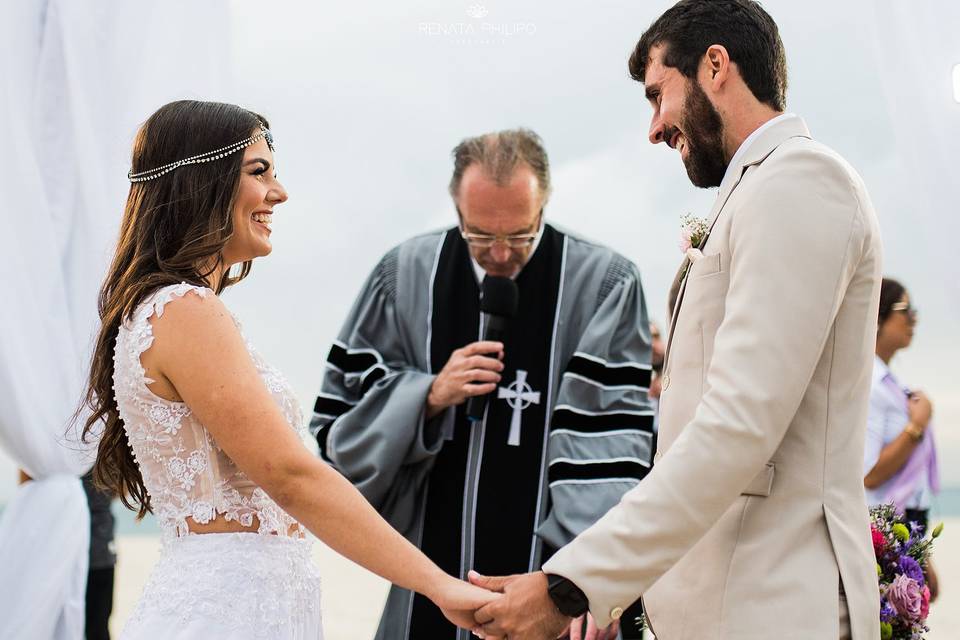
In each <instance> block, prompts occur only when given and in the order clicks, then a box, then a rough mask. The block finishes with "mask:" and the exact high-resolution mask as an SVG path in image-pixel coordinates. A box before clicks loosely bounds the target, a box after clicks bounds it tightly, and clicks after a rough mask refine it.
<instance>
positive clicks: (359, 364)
mask: <svg viewBox="0 0 960 640" xmlns="http://www.w3.org/2000/svg"><path fill="white" fill-rule="evenodd" d="M397 253H398V250H397V249H394V250H393V251H391V252H390V253H388V254H387V255H386V256H385V257H384V258H383V260H381V262H380V264H379V265H377V267H376V268H375V269H374V271H373V273H372V274H371V275H370V277H369V278H368V280H367V282H366V284H365V285H364V287H363V290H362V291H361V293H360V296H359V297H358V298H357V301H356V302H355V303H354V306H353V309H352V310H351V311H350V314H349V316H348V318H347V321H346V322H345V323H344V326H343V329H342V330H341V332H340V335H339V336H338V339H337V340H336V341H335V342H334V344H333V345H332V347H331V349H330V354H329V356H328V358H327V362H326V364H325V368H324V376H323V383H322V385H321V390H320V392H319V394H318V395H317V401H316V404H315V405H314V413H313V417H312V419H311V421H310V430H311V433H313V434H314V436H315V437H316V438H317V442H318V444H319V445H320V454H321V456H322V457H323V458H324V459H325V460H326V461H327V462H329V463H330V464H332V465H333V466H334V467H335V468H336V469H338V470H339V471H340V472H341V473H342V474H343V475H344V476H345V477H346V478H347V479H349V480H350V481H351V482H352V483H353V484H354V485H355V486H356V487H357V488H358V489H359V490H360V492H361V493H362V494H363V495H364V497H365V498H366V499H367V500H369V501H370V503H371V504H373V506H374V507H376V508H377V510H378V511H380V513H381V514H382V515H383V516H384V518H385V519H386V520H387V521H388V522H390V524H391V525H393V526H394V527H395V528H396V529H398V530H399V531H401V532H408V531H409V530H410V528H411V526H412V525H413V522H414V516H415V512H416V508H417V502H418V499H419V495H420V492H421V489H422V488H423V483H424V482H425V480H426V477H427V474H428V473H429V471H430V467H431V465H432V462H433V458H434V456H435V455H436V454H437V453H438V452H439V450H440V447H441V444H442V438H441V437H440V431H441V428H442V424H441V423H442V421H443V420H444V417H445V414H441V415H440V416H438V417H437V418H435V419H433V420H429V421H427V420H424V405H425V402H426V397H427V393H428V392H429V390H430V385H431V384H432V383H433V380H434V375H432V374H430V373H428V372H426V371H423V370H422V369H421V368H418V364H419V363H422V362H423V360H424V358H423V357H422V354H420V355H419V357H418V354H417V351H418V350H420V351H422V350H423V349H424V348H425V346H424V345H413V344H411V341H410V340H409V339H408V337H407V335H406V333H405V328H404V319H403V318H402V317H401V316H400V314H399V313H398V309H397ZM420 366H425V365H422V364H420Z"/></svg>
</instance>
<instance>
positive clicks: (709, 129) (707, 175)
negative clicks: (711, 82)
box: [645, 46, 728, 188]
mask: <svg viewBox="0 0 960 640" xmlns="http://www.w3.org/2000/svg"><path fill="white" fill-rule="evenodd" d="M662 58H663V46H658V47H654V48H653V49H651V51H650V62H649V64H648V65H647V71H646V75H645V81H646V82H645V84H646V91H647V100H649V102H650V106H651V107H652V108H653V117H652V118H651V121H650V142H651V143H653V144H659V143H661V142H663V143H665V144H666V145H667V146H668V147H670V148H671V149H676V150H677V151H678V152H679V153H680V159H681V160H682V161H683V165H684V167H686V169H687V176H688V177H689V178H690V182H692V183H693V184H694V186H697V187H704V188H706V187H716V186H719V185H720V182H721V181H722V180H723V174H724V173H725V172H726V170H727V164H728V160H727V158H726V157H725V156H724V150H723V119H722V118H721V116H720V113H719V112H718V111H717V109H716V108H715V107H714V106H713V104H712V103H711V102H710V99H709V98H708V97H707V94H706V93H704V91H703V89H702V88H701V86H700V83H699V82H698V81H697V80H696V79H695V78H687V77H685V76H684V75H683V74H681V73H680V72H679V71H678V70H677V69H675V68H673V67H667V66H665V65H664V64H663V62H662Z"/></svg>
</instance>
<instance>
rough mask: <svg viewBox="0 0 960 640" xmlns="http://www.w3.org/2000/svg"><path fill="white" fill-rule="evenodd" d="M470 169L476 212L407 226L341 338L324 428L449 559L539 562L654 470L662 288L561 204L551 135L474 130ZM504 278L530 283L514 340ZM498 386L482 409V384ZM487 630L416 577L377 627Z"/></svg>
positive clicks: (321, 418) (324, 404)
mask: <svg viewBox="0 0 960 640" xmlns="http://www.w3.org/2000/svg"><path fill="white" fill-rule="evenodd" d="M453 165H454V166H453V175H452V178H451V180H450V185H449V190H450V195H451V196H452V198H453V204H454V205H455V209H456V212H457V215H458V224H457V226H454V227H452V228H450V229H447V230H445V231H440V232H436V233H428V234H425V235H420V236H417V237H415V238H413V239H410V240H407V241H406V242H404V243H402V244H400V245H399V246H397V247H395V248H394V249H392V250H391V251H389V252H387V254H386V255H385V256H384V257H383V259H382V260H381V261H380V263H379V264H377V266H376V267H375V268H374V269H373V272H372V273H371V275H370V276H369V278H368V279H367V281H366V284H365V285H364V287H363V289H362V291H361V292H360V295H359V296H358V298H357V300H356V302H355V304H354V306H353V308H352V310H351V311H350V313H349V316H348V318H347V320H346V322H345V324H344V326H343V329H342V330H341V332H340V334H339V336H338V338H337V340H336V341H334V343H333V346H332V347H331V349H330V352H329V355H328V357H327V361H326V363H325V366H324V372H323V382H322V386H321V391H320V393H319V394H318V396H317V400H316V404H315V406H314V413H313V418H312V420H311V430H312V432H313V433H314V434H315V435H316V438H317V441H318V443H319V447H320V452H321V455H322V456H323V457H324V458H325V459H326V460H328V461H329V462H330V463H331V464H333V465H334V466H335V467H336V468H337V469H339V470H340V471H341V472H342V473H343V474H344V475H345V476H346V477H347V478H349V479H350V480H351V481H352V482H353V483H354V484H355V485H356V486H357V487H358V488H359V489H360V491H362V492H363V495H364V496H365V497H366V498H367V499H368V500H370V502H371V503H373V505H374V506H375V507H377V509H379V510H380V512H381V513H382V514H383V516H384V517H385V518H386V519H387V520H388V521H389V522H390V523H391V524H392V525H393V526H395V527H397V528H398V529H399V530H400V531H402V532H403V533H404V535H406V536H407V537H408V538H409V539H410V540H411V541H413V542H414V543H415V544H417V545H418V546H419V547H420V548H421V549H423V551H424V552H425V553H426V554H427V555H428V556H429V557H430V558H431V559H433V560H434V561H435V562H437V564H439V565H440V567H441V568H443V569H444V570H445V571H448V572H450V573H452V574H454V575H459V576H460V577H462V578H466V575H467V572H468V571H469V570H470V569H476V570H478V571H480V572H481V573H484V574H486V575H503V574H511V573H518V572H526V571H531V570H536V569H539V568H540V566H541V564H542V563H543V562H544V561H545V560H546V559H547V558H549V557H550V556H551V555H552V554H553V553H554V552H555V551H556V549H558V548H559V547H561V546H563V545H565V544H566V543H567V542H569V541H570V540H571V539H572V538H573V537H574V536H576V535H577V534H578V533H579V532H580V531H582V530H583V529H585V528H586V527H588V526H589V525H590V524H592V523H593V522H594V521H596V520H597V519H598V518H599V517H600V516H602V515H603V514H604V513H605V512H606V511H607V510H608V509H609V508H610V507H611V506H613V505H614V504H616V503H617V502H618V501H619V499H620V496H621V495H622V494H623V493H624V492H626V491H627V490H628V489H630V488H631V487H633V486H635V485H636V484H637V483H638V482H639V481H640V480H642V479H643V477H644V476H645V475H646V474H647V472H648V470H649V468H650V465H651V461H652V456H653V447H652V439H653V411H652V409H651V405H650V401H649V398H648V390H649V386H650V377H651V367H650V357H651V349H650V335H649V322H648V318H647V311H646V304H645V301H644V295H643V290H642V287H641V283H640V276H639V273H638V271H637V268H636V267H635V266H634V265H633V264H632V263H631V262H630V261H629V260H627V259H626V258H624V257H623V256H621V255H619V254H617V253H615V252H613V251H611V250H610V249H607V248H605V247H602V246H599V245H597V244H594V243H591V242H588V241H586V240H583V239H581V238H579V237H577V236H575V235H572V234H570V233H567V232H565V231H560V230H559V229H557V228H555V227H553V226H551V225H550V224H547V223H546V221H545V220H544V207H545V205H546V203H547V200H548V198H549V195H550V169H549V161H548V158H547V154H546V151H545V150H544V147H543V144H542V142H541V140H540V138H539V137H538V136H537V135H536V134H535V133H533V132H532V131H529V130H525V129H517V130H508V131H500V132H496V133H490V134H486V135H481V136H477V137H473V138H468V139H466V140H464V141H462V142H461V143H460V144H459V145H457V147H456V148H455V149H454V151H453ZM584 215H589V212H584ZM487 276H499V277H506V278H511V279H512V280H513V281H514V282H515V284H516V287H517V292H518V305H517V310H516V314H515V316H514V317H513V318H512V319H510V320H509V321H508V324H507V327H506V329H505V332H504V334H503V336H502V340H498V341H485V340H483V337H484V336H483V333H482V324H483V323H482V318H481V315H482V314H481V301H480V297H481V295H480V294H481V291H482V290H483V283H484V279H485V278H486V277H487ZM484 396H485V397H486V398H487V400H486V402H487V404H486V411H485V412H483V413H482V414H481V416H482V417H481V418H480V419H477V420H471V419H470V417H469V416H468V415H467V411H466V403H467V400H468V399H469V398H473V397H484ZM557 583H558V584H557V589H558V590H562V589H563V588H564V586H565V585H563V584H562V579H559V578H558V580H557ZM632 618H633V617H632V616H628V615H625V616H624V620H625V621H632ZM589 622H590V623H592V621H589ZM586 623H587V621H585V619H583V618H581V619H580V620H579V621H575V624H581V625H583V624H586ZM613 632H615V630H611V633H613ZM624 632H625V637H639V635H638V634H630V633H629V632H628V631H627V630H626V629H624ZM468 637H469V632H466V631H462V630H460V631H458V630H457V629H456V628H455V627H454V626H453V625H451V624H450V623H449V622H447V621H446V620H445V619H444V618H443V616H442V615H441V613H440V611H439V610H438V609H436V608H435V607H434V606H433V605H432V604H430V602H429V601H427V600H426V599H424V598H422V597H421V596H419V595H413V594H412V593H411V592H409V591H405V590H402V589H399V588H397V587H393V588H392V589H391V591H390V595H389V598H388V600H387V605H386V609H385V611H384V614H383V618H382V620H381V623H380V629H379V631H378V633H377V638H378V639H380V640H397V639H398V638H413V639H422V638H430V639H431V640H434V639H436V640H443V639H449V640H457V639H466V638H468ZM610 637H613V635H611V636H610Z"/></svg>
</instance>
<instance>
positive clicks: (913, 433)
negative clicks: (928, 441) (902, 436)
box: [903, 422, 923, 442]
mask: <svg viewBox="0 0 960 640" xmlns="http://www.w3.org/2000/svg"><path fill="white" fill-rule="evenodd" d="M903 430H904V431H906V432H907V435H908V436H910V437H911V438H913V440H914V442H920V441H921V440H923V429H922V428H921V427H920V426H919V425H917V424H914V423H913V422H908V423H907V426H906V427H904V429H903Z"/></svg>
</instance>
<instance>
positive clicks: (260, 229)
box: [223, 138, 287, 265]
mask: <svg viewBox="0 0 960 640" xmlns="http://www.w3.org/2000/svg"><path fill="white" fill-rule="evenodd" d="M286 199H287V190H286V189H284V188H283V185H282V184H280V182H279V181H278V180H277V175H276V171H275V169H274V164H273V152H272V151H270V147H269V146H268V145H267V141H266V140H265V139H263V138H261V139H260V140H258V141H257V142H256V143H255V144H252V145H250V146H249V147H247V148H246V149H245V150H244V154H243V163H242V164H241V166H240V186H239V187H238V190H237V198H236V203H235V204H234V208H233V235H231V236H230V239H229V240H228V241H227V244H226V246H224V248H223V257H224V262H226V263H227V264H228V265H230V264H237V263H239V262H243V261H245V260H253V259H254V258H259V257H261V256H266V255H269V253H270V252H271V251H272V250H273V244H272V243H271V242H270V234H271V233H272V225H273V214H274V207H275V206H276V205H278V204H280V203H281V202H284V201H286Z"/></svg>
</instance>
